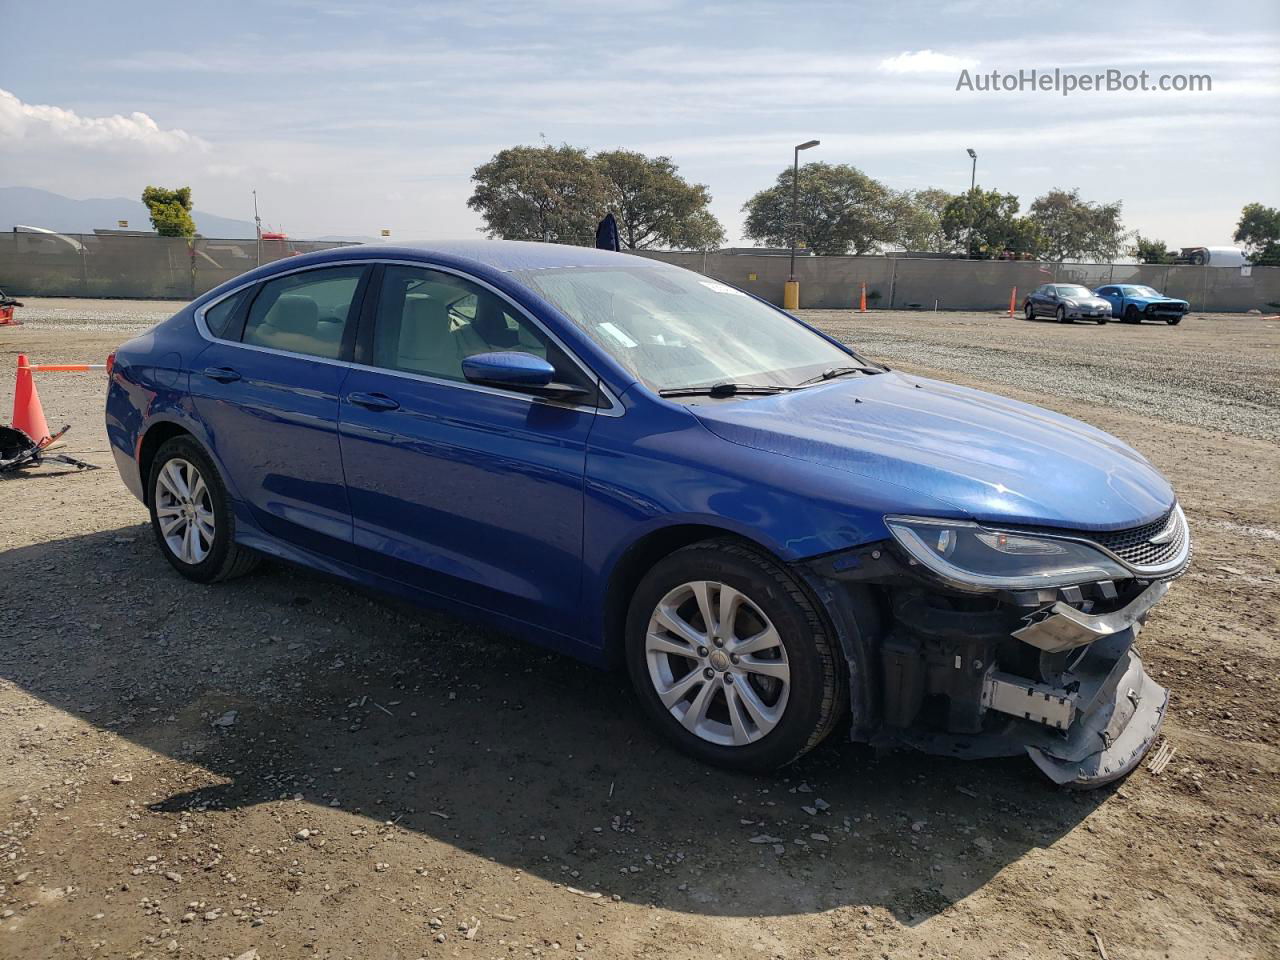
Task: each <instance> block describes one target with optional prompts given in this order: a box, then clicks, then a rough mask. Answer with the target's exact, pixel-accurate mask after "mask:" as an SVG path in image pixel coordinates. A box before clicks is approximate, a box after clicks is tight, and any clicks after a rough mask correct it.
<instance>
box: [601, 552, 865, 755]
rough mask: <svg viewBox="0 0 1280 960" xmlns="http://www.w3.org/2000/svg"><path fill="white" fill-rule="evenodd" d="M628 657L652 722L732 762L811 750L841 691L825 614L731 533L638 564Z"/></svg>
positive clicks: (685, 746)
mask: <svg viewBox="0 0 1280 960" xmlns="http://www.w3.org/2000/svg"><path fill="white" fill-rule="evenodd" d="M704 611H705V612H706V613H709V615H710V621H711V622H710V623H709V624H708V619H707V616H706V615H705V613H704ZM708 628H709V629H708ZM626 660H627V670H628V672H629V673H630V675H631V682H632V684H633V685H634V687H635V690H636V694H637V695H638V697H639V699H640V703H641V706H642V708H643V710H644V712H645V714H646V715H647V716H648V717H649V720H650V721H651V722H652V723H653V725H654V726H655V727H657V729H658V730H659V731H661V732H662V734H663V735H664V736H666V737H667V738H668V739H669V740H671V742H672V743H674V744H675V745H676V746H677V747H679V748H680V749H681V750H683V751H684V752H685V753H687V754H689V755H691V756H693V757H695V758H697V759H698V760H701V761H703V762H705V763H711V764H716V765H718V766H722V767H729V768H732V769H736V770H744V771H749V772H753V773H764V772H768V771H772V770H776V769H777V768H778V767H781V766H784V765H786V764H788V763H790V762H791V761H793V760H795V759H796V758H798V757H800V756H801V755H803V754H805V753H807V752H808V751H809V750H812V749H813V748H814V747H815V746H817V745H818V743H820V742H821V741H822V739H823V738H824V737H825V736H826V735H827V734H828V733H830V732H831V730H832V728H833V727H834V726H835V724H836V722H837V720H839V718H840V717H841V716H842V715H843V714H844V711H845V706H846V704H847V700H848V692H847V683H846V679H845V677H846V673H847V671H846V669H845V666H844V660H843V657H842V656H841V655H840V653H839V651H838V647H837V644H836V642H835V640H834V638H833V636H832V633H831V629H830V627H829V626H828V625H827V622H826V618H825V616H824V615H823V613H822V612H821V611H820V610H819V609H818V608H817V606H816V605H815V603H814V601H812V600H811V599H810V597H809V595H808V593H807V592H806V591H805V590H804V588H803V587H801V585H800V584H799V583H798V582H797V581H796V580H795V579H794V578H793V577H792V576H791V575H790V574H789V573H788V572H787V571H786V570H785V569H784V568H782V567H781V566H780V565H779V564H777V563H776V562H774V561H773V560H772V559H770V558H769V557H767V556H765V555H764V554H762V553H760V552H758V551H757V550H754V549H752V548H751V547H749V546H747V545H744V544H742V543H740V542H738V541H736V540H731V539H719V540H708V541H704V542H702V543H696V544H693V545H691V546H688V547H685V548H683V549H681V550H677V551H676V552H675V553H672V554H671V555H669V556H667V557H666V558H664V559H663V560H660V561H659V562H658V563H657V564H656V565H655V566H654V567H653V569H652V570H650V571H649V573H648V574H646V575H645V577H644V579H643V580H641V581H640V585H639V586H638V587H637V588H636V591H635V593H634V594H633V596H632V599H631V606H630V610H629V612H628V616H627V631H626Z"/></svg>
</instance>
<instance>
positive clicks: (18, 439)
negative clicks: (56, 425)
mask: <svg viewBox="0 0 1280 960" xmlns="http://www.w3.org/2000/svg"><path fill="white" fill-rule="evenodd" d="M70 429H71V427H70V426H65V427H63V428H62V429H61V430H59V431H58V432H57V433H55V434H54V435H53V436H51V437H47V438H46V439H45V440H43V441H41V442H40V443H37V442H36V441H34V440H32V439H31V437H30V436H29V435H28V434H27V433H26V431H24V430H19V429H18V428H17V427H0V473H10V472H16V471H18V470H25V469H26V468H27V467H38V466H40V464H42V463H48V462H50V461H55V462H57V463H65V464H69V465H70V466H73V467H75V468H76V469H77V470H97V469H98V467H97V465H95V464H92V463H85V462H84V461H83V460H77V459H76V458H75V457H71V456H68V455H67V454H65V453H49V452H48V450H49V446H50V445H51V444H52V443H53V442H54V441H55V440H58V439H60V438H61V437H62V435H63V434H64V433H66V432H67V431H68V430H70Z"/></svg>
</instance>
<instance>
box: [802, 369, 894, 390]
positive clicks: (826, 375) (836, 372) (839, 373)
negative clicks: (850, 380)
mask: <svg viewBox="0 0 1280 960" xmlns="http://www.w3.org/2000/svg"><path fill="white" fill-rule="evenodd" d="M887 369H889V368H888V367H885V370H887ZM851 373H873V374H874V373H884V370H879V369H877V368H875V367H832V368H830V369H829V370H823V371H822V372H821V373H820V374H818V375H817V376H816V377H810V378H809V379H808V380H801V381H800V382H799V383H798V384H796V386H798V387H807V386H809V385H811V384H814V383H822V382H823V381H824V380H834V379H836V377H847V376H848V375H849V374H851Z"/></svg>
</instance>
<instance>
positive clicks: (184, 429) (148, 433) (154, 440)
mask: <svg viewBox="0 0 1280 960" xmlns="http://www.w3.org/2000/svg"><path fill="white" fill-rule="evenodd" d="M174 437H190V438H191V440H192V441H194V442H195V443H196V444H198V445H199V446H200V449H201V450H203V451H204V453H205V455H206V456H208V457H209V459H210V460H211V461H212V462H213V464H214V466H215V467H217V468H218V471H219V473H223V471H222V467H221V464H220V463H219V462H218V460H217V458H216V457H214V456H213V455H212V453H210V451H209V445H208V444H207V443H205V442H204V441H203V440H202V439H201V438H200V436H199V435H198V434H197V433H196V431H195V430H193V429H191V427H190V426H189V425H188V424H185V423H182V422H181V421H178V420H156V421H154V422H153V423H152V424H151V425H150V426H148V427H147V429H146V430H145V431H143V433H142V436H141V437H140V438H139V440H138V456H137V460H138V476H139V478H140V479H141V481H142V502H143V503H144V504H145V505H146V506H148V507H149V506H151V489H150V487H151V485H150V482H149V481H150V479H151V464H153V463H154V462H155V459H156V454H157V453H159V451H160V448H161V447H163V446H164V445H165V444H166V443H168V442H169V441H170V440H172V439H173V438H174ZM224 483H225V477H224Z"/></svg>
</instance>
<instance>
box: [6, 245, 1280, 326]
mask: <svg viewBox="0 0 1280 960" xmlns="http://www.w3.org/2000/svg"><path fill="white" fill-rule="evenodd" d="M342 245H343V244H340V243H326V242H322V241H306V240H285V241H280V240H264V241H263V243H262V261H263V263H268V262H270V261H273V260H279V259H282V258H284V257H290V256H296V255H297V254H300V253H309V252H311V251H313V250H326V249H330V248H332V247H338V246H342ZM638 252H639V253H640V254H641V255H642V256H646V257H652V258H654V259H659V260H664V261H666V262H668V263H674V264H677V265H678V266H681V267H686V268H688V269H690V270H696V271H698V272H699V273H704V274H706V275H707V276H709V277H714V278H715V279H717V280H722V281H724V282H725V283H731V284H733V285H734V286H736V287H741V288H742V289H744V290H750V291H751V292H752V293H755V294H757V295H759V296H761V297H763V298H764V299H766V300H769V301H770V302H772V303H777V304H781V303H782V291H783V285H784V284H785V283H786V280H787V276H788V273H789V271H790V258H788V257H785V256H783V257H777V256H754V255H750V254H742V255H734V254H722V253H707V254H701V253H670V252H661V251H638ZM256 264H257V251H256V247H255V242H254V241H253V240H217V239H209V238H204V237H201V238H198V239H196V240H192V241H190V242H188V241H186V240H183V239H181V238H177V237H120V236H98V235H95V234H68V235H66V236H59V235H50V234H39V233H0V289H4V290H5V291H6V292H8V293H11V294H13V295H15V296H24V295H25V296H46V297H138V298H175V299H185V298H190V297H194V296H198V295H200V294H201V293H204V292H205V291H206V290H210V289H212V288H213V287H216V286H217V285H218V284H220V283H222V282H223V281H225V280H229V279H231V278H232V277H235V276H238V275H239V274H241V273H244V272H245V271H246V270H249V269H251V268H253V267H254V266H256ZM796 276H797V277H798V278H799V280H800V306H801V307H806V308H822V309H851V308H855V307H857V305H858V297H859V293H860V290H861V285H862V284H863V283H865V284H866V285H867V306H868V307H871V308H873V309H875V308H881V309H883V308H893V309H904V308H905V309H912V308H915V309H925V310H932V309H933V307H934V305H935V303H936V305H937V307H938V309H940V310H998V309H1007V308H1008V306H1009V294H1010V292H1011V290H1012V288H1014V287H1017V290H1018V299H1019V301H1021V298H1022V297H1023V296H1025V295H1026V294H1027V293H1028V292H1029V291H1030V290H1033V289H1035V288H1036V287H1038V286H1039V285H1040V284H1042V283H1049V282H1061V283H1082V284H1084V285H1086V286H1088V287H1090V288H1094V287H1098V286H1101V285H1102V284H1104V283H1112V282H1115V283H1122V282H1123V283H1145V284H1149V285H1150V286H1153V287H1155V288H1156V289H1157V290H1161V291H1163V292H1165V293H1167V294H1168V295H1169V296H1172V297H1181V298H1183V299H1185V300H1188V301H1190V303H1191V306H1192V309H1194V310H1201V311H1244V310H1251V309H1259V310H1262V311H1263V312H1267V313H1272V312H1275V311H1276V309H1277V308H1276V307H1274V306H1269V304H1276V303H1280V267H1253V268H1252V270H1251V275H1250V276H1243V275H1242V274H1241V271H1240V269H1239V268H1236V267H1232V268H1225V267H1222V268H1219V267H1192V266H1168V267H1166V266H1155V265H1147V264H1109V263H1102V264H1098V263H1063V264H1052V263H1025V262H1008V261H985V260H922V259H914V258H908V257H797V258H796Z"/></svg>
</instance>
